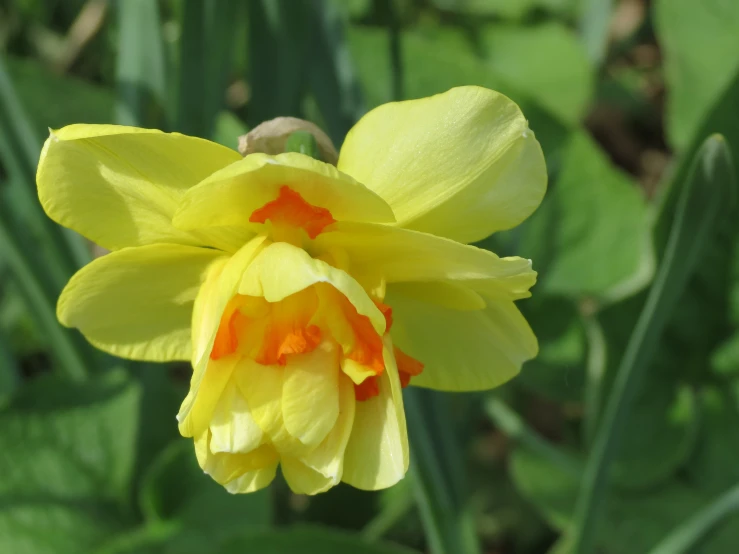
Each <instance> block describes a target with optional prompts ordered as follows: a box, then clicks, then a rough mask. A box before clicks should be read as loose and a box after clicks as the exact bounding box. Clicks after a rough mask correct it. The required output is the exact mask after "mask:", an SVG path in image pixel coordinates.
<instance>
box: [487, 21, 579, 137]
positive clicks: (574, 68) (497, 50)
mask: <svg viewBox="0 0 739 554" xmlns="http://www.w3.org/2000/svg"><path fill="white" fill-rule="evenodd" d="M481 39H482V44H483V45H484V46H483V47H484V50H485V54H486V57H487V60H488V64H489V66H490V69H491V71H492V72H493V73H494V74H495V75H496V76H498V77H499V78H501V79H502V80H504V81H505V82H506V83H507V84H509V85H510V86H512V87H515V89H516V90H518V91H520V92H521V93H523V94H526V95H527V96H528V97H529V98H531V99H532V100H533V101H535V102H537V103H538V104H539V105H540V106H541V107H542V108H544V109H546V110H547V111H549V112H550V113H551V114H552V115H554V116H555V117H557V118H558V119H559V120H560V121H561V122H562V123H565V124H568V125H575V124H577V123H578V122H579V121H580V119H581V118H582V117H583V115H584V114H585V110H586V109H587V108H588V103H589V101H590V98H591V96H592V94H593V82H594V78H593V77H594V76H593V70H592V68H591V66H590V63H589V62H588V59H587V57H586V55H585V51H584V50H583V48H582V46H581V44H580V42H578V40H577V38H576V37H575V35H574V34H573V33H572V32H571V31H569V30H568V29H567V28H566V27H564V26H563V25H559V24H556V23H544V24H540V25H536V26H533V27H521V26H514V25H492V26H489V27H486V28H485V29H484V30H483V32H482V36H481Z"/></svg>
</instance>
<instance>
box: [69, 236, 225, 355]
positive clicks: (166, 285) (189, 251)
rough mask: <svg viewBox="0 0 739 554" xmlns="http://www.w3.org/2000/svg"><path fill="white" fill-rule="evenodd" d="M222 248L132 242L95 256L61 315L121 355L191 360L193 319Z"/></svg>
mask: <svg viewBox="0 0 739 554" xmlns="http://www.w3.org/2000/svg"><path fill="white" fill-rule="evenodd" d="M222 257H223V253H222V252H219V251H217V250H212V249H205V248H196V247H193V246H181V245H174V244H152V245H148V246H141V247H136V248H126V249H125V250H121V251H118V252H113V253H111V254H108V255H107V256H103V257H101V258H98V259H96V260H94V261H93V262H92V263H90V264H88V265H86V266H85V267H83V268H82V269H81V270H79V271H78V272H77V273H75V275H74V276H73V277H72V278H71V279H70V281H69V283H67V286H66V287H64V290H63V291H62V294H61V296H60V297H59V302H58V304H57V317H58V318H59V321H61V322H62V324H63V325H66V326H67V327H77V328H78V329H79V330H80V331H81V332H82V334H83V335H85V337H86V338H87V339H88V340H89V341H90V342H91V343H93V344H94V345H95V346H97V347H98V348H100V349H102V350H105V351H106V352H109V353H111V354H114V355H116V356H121V357H123V358H130V359H134V360H150V361H158V362H164V361H169V360H189V359H190V353H191V342H190V319H191V317H192V310H193V302H194V300H195V296H196V295H197V292H198V288H199V287H200V284H201V282H202V281H203V279H204V278H205V275H206V273H207V270H208V267H209V266H210V265H211V264H213V263H214V262H216V261H217V260H218V259H219V258H222Z"/></svg>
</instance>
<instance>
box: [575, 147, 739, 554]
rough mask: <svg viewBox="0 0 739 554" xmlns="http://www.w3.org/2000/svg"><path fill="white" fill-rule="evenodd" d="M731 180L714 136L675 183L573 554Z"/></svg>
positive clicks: (594, 457) (585, 551)
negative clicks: (665, 234) (661, 249)
mask: <svg viewBox="0 0 739 554" xmlns="http://www.w3.org/2000/svg"><path fill="white" fill-rule="evenodd" d="M734 182H735V181H734V174H733V168H732V166H731V156H730V153H729V150H728V148H727V146H726V143H725V141H724V140H723V137H718V136H714V137H710V138H709V139H707V140H706V142H705V143H704V145H703V146H702V147H701V149H700V151H699V152H698V154H697V155H696V157H695V162H694V165H693V170H692V171H691V173H690V175H689V176H688V178H687V179H686V180H685V182H683V183H678V185H679V186H681V187H682V189H681V191H680V200H679V202H678V205H677V209H676V213H675V217H674V219H673V223H672V226H671V228H670V235H669V239H668V242H667V246H666V248H665V253H664V257H663V259H662V263H661V264H660V267H659V270H658V272H657V275H656V277H655V280H654V283H653V285H652V288H651V289H650V291H649V295H648V296H647V300H646V302H645V305H644V307H643V309H642V311H641V313H640V314H639V319H638V320H637V323H636V326H635V327H634V331H633V332H632V334H631V337H630V338H629V342H628V345H627V346H626V351H625V352H624V355H623V358H622V360H621V364H620V366H619V368H618V372H617V374H616V378H615V380H614V383H613V387H612V389H611V394H610V397H609V398H608V402H607V404H606V407H605V410H604V412H603V416H602V419H601V424H600V425H599V427H598V433H597V435H596V437H595V440H594V443H593V447H592V451H591V454H590V456H589V458H588V463H587V465H586V467H585V472H584V475H583V480H582V484H581V488H580V495H579V497H578V500H577V504H576V507H575V520H574V526H573V529H572V532H573V539H572V543H571V544H572V548H573V552H574V553H575V554H589V553H591V552H592V551H593V547H594V543H595V537H596V532H597V524H598V518H599V516H600V514H601V511H602V507H603V501H604V497H605V494H604V493H605V488H606V484H607V483H606V476H607V475H608V470H609V468H610V465H611V462H612V460H613V457H614V455H615V453H616V450H617V447H618V444H619V441H620V438H621V432H622V430H623V425H624V422H625V420H626V418H627V417H628V414H629V409H630V407H631V403H632V400H633V398H634V395H635V393H636V391H637V390H638V386H639V384H640V378H641V376H642V374H643V373H644V371H645V369H646V368H647V367H648V365H649V363H650V362H651V359H652V357H653V355H654V352H655V350H656V348H657V344H658V341H659V339H660V337H661V335H662V332H663V330H664V327H665V325H666V323H667V321H668V318H669V316H670V315H671V314H672V311H673V309H674V308H675V306H676V305H677V302H678V300H679V298H680V295H681V294H682V292H683V290H684V289H685V286H686V285H687V282H688V279H689V277H690V275H691V273H692V272H693V270H694V268H695V266H696V264H697V261H698V257H699V254H700V252H701V251H702V249H703V246H704V245H705V243H706V242H707V241H708V240H709V238H710V236H711V231H712V230H713V229H715V227H716V225H717V222H718V221H720V220H721V219H722V217H721V216H722V215H724V214H722V213H721V212H722V210H723V209H724V208H726V207H728V204H729V201H728V200H729V195H730V194H732V193H733V183H734ZM726 187H729V188H728V189H726Z"/></svg>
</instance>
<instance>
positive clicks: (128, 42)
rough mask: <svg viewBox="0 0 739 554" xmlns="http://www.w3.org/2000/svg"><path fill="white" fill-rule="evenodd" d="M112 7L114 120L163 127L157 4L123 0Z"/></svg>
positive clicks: (163, 83)
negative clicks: (115, 47) (114, 16)
mask: <svg viewBox="0 0 739 554" xmlns="http://www.w3.org/2000/svg"><path fill="white" fill-rule="evenodd" d="M116 7H117V8H118V11H117V15H118V58H117V60H118V62H117V66H116V85H117V89H118V104H117V106H116V120H117V122H118V123H119V124H121V125H137V126H141V127H155V128H163V127H165V124H164V121H165V106H166V105H167V100H168V98H167V68H166V65H165V59H164V44H163V41H162V32H161V23H160V20H159V3H158V2H150V1H149V0H125V1H119V2H116Z"/></svg>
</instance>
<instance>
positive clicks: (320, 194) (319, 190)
mask: <svg viewBox="0 0 739 554" xmlns="http://www.w3.org/2000/svg"><path fill="white" fill-rule="evenodd" d="M284 185H287V186H289V187H290V188H291V189H292V190H294V191H295V192H297V193H299V194H300V195H301V196H302V197H303V199H304V200H305V201H306V202H308V203H309V204H312V205H313V206H319V207H322V208H327V209H328V210H329V211H330V212H331V215H332V216H333V218H334V219H335V220H337V221H376V222H392V221H394V220H395V218H394V216H393V211H392V209H390V207H389V206H388V205H387V203H386V202H385V201H384V200H383V199H382V198H380V197H379V196H377V195H376V194H375V193H374V192H372V191H371V190H369V189H367V188H366V187H365V186H363V185H362V184H360V183H358V182H356V181H355V180H354V179H352V178H351V177H349V176H347V175H345V174H343V173H341V172H340V171H338V170H337V169H336V168H335V167H334V166H332V165H330V164H327V163H323V162H320V161H318V160H314V159H313V158H310V157H308V156H304V155H303V154H297V153H294V152H290V153H285V154H279V155H277V156H270V155H268V154H250V155H248V156H246V157H245V158H243V159H242V160H240V161H238V162H236V163H234V164H231V165H230V166H228V167H226V168H224V169H222V170H221V171H218V172H217V173H214V174H213V175H212V176H210V177H208V178H207V179H205V180H204V181H203V182H201V183H200V184H198V186H196V187H194V188H192V189H191V190H190V191H188V193H187V194H186V195H185V198H184V199H183V201H182V203H181V205H180V208H179V210H178V211H177V214H176V216H175V224H176V225H177V226H178V227H180V228H182V229H200V228H207V227H213V226H221V225H231V226H241V227H247V228H252V227H253V225H254V224H252V223H250V222H249V217H250V216H251V214H252V212H254V210H256V209H258V208H261V207H262V206H264V205H265V204H266V203H268V202H271V201H273V200H275V199H276V198H277V196H278V194H279V190H280V187H282V186H284Z"/></svg>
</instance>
